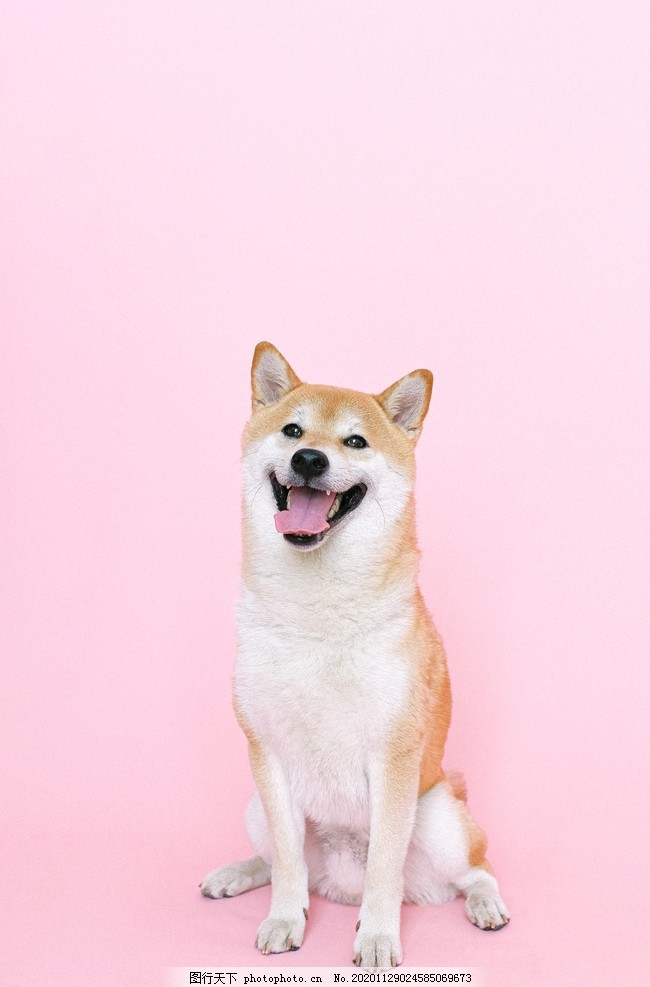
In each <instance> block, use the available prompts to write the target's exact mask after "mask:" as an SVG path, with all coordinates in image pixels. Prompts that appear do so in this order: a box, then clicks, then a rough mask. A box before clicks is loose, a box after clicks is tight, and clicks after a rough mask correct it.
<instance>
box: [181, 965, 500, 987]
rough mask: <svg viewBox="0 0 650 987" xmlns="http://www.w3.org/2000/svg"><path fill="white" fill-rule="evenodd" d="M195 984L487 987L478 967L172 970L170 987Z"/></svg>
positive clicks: (238, 986)
mask: <svg viewBox="0 0 650 987" xmlns="http://www.w3.org/2000/svg"><path fill="white" fill-rule="evenodd" d="M192 984H207V985H210V987H214V985H217V984H219V985H223V987H258V985H264V984H271V985H272V987H277V985H278V984H305V985H307V984H322V985H323V987H335V985H336V984H472V985H473V987H483V985H482V982H481V979H480V971H479V970H477V969H476V968H475V967H458V966H426V967H424V966H413V967H405V966H400V967H395V968H394V969H388V970H364V969H359V970H357V969H355V968H352V969H350V967H334V966H304V967H286V968H285V969H282V968H281V967H274V968H273V969H269V968H268V967H259V966H252V967H240V966H226V965H222V966H219V967H198V966H195V967H191V966H187V967H179V966H177V967H172V968H170V969H169V970H168V980H167V985H166V987H191V985H192Z"/></svg>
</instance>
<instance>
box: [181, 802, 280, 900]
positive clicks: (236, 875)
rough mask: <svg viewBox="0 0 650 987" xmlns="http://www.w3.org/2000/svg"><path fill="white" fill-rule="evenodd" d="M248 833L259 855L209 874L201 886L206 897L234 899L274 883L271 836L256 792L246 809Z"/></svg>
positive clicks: (218, 868) (219, 868)
mask: <svg viewBox="0 0 650 987" xmlns="http://www.w3.org/2000/svg"><path fill="white" fill-rule="evenodd" d="M246 830H247V832H248V836H249V839H250V841H251V843H252V845H253V849H254V850H255V852H256V854H257V855H256V856H255V857H249V859H248V860H240V861H238V862H237V863H235V864H230V865H228V866H227V867H217V868H216V870H212V871H210V873H209V874H208V875H207V877H205V878H204V879H203V881H202V882H201V884H200V885H199V887H200V888H201V894H204V895H205V896H206V898H234V896H235V895H236V894H242V893H243V892H244V891H252V890H253V888H261V887H263V886H264V885H265V884H270V883H271V834H270V833H269V827H268V823H267V821H266V816H265V814H264V809H263V808H262V803H261V802H260V797H259V795H258V794H257V792H255V794H254V795H253V797H252V798H251V800H250V802H249V803H248V807H247V809H246Z"/></svg>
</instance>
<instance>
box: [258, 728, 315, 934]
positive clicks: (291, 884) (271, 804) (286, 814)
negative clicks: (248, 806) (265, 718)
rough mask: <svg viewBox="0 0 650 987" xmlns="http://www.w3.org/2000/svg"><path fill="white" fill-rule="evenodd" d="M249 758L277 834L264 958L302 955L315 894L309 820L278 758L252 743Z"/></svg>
mask: <svg viewBox="0 0 650 987" xmlns="http://www.w3.org/2000/svg"><path fill="white" fill-rule="evenodd" d="M249 756H250V761H251V767H252V769H253V775H254V778H255V782H256V784H257V790H258V792H259V795H260V798H261V800H262V805H263V806H264V811H265V813H266V818H267V821H268V824H269V830H270V833H271V841H272V845H273V859H272V860H271V911H270V912H269V915H268V918H265V919H264V921H263V922H262V924H261V925H260V927H259V929H258V932H257V939H256V940H255V945H256V946H257V948H258V949H260V950H261V951H262V952H263V953H284V952H286V951H287V950H289V949H291V950H294V949H299V948H300V946H301V945H302V940H303V936H304V934H305V922H306V921H307V909H308V907H309V893H308V890H307V866H306V864H305V857H304V843H305V819H304V816H303V815H302V814H301V813H299V812H297V811H296V810H295V809H294V807H293V805H292V799H291V789H290V786H289V782H288V780H287V778H286V775H285V773H284V771H283V770H282V766H281V764H280V762H279V761H278V760H277V758H276V757H274V756H273V754H272V753H270V752H269V751H268V750H265V749H264V748H263V747H262V745H261V744H259V743H257V742H251V744H250V745H249Z"/></svg>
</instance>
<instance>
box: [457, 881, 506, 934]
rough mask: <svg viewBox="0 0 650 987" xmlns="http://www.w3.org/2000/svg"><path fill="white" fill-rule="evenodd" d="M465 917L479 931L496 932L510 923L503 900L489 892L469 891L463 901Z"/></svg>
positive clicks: (494, 893)
mask: <svg viewBox="0 0 650 987" xmlns="http://www.w3.org/2000/svg"><path fill="white" fill-rule="evenodd" d="M465 911H466V913H467V917H468V919H469V920H470V922H471V923H472V925H476V926H477V927H478V928H479V929H485V930H487V931H491V932H496V931H497V929H502V928H503V927H504V925H507V924H508V922H509V921H510V914H509V913H508V909H507V908H506V906H505V904H504V902H503V899H502V898H501V897H500V896H499V895H498V894H497V893H496V892H490V891H478V890H477V891H471V892H470V893H469V894H468V895H467V899H466V901H465Z"/></svg>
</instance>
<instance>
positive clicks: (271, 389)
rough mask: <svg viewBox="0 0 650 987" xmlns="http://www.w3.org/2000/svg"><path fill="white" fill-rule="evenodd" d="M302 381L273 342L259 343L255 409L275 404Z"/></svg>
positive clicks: (253, 377)
mask: <svg viewBox="0 0 650 987" xmlns="http://www.w3.org/2000/svg"><path fill="white" fill-rule="evenodd" d="M301 383H302V381H301V380H300V378H299V377H298V376H297V375H296V374H295V373H294V372H293V370H292V369H291V367H290V366H289V364H288V363H287V361H286V360H285V358H284V357H283V356H282V353H280V351H279V350H276V348H275V346H274V345H273V344H272V343H258V344H257V346H256V347H255V353H254V355H253V366H252V368H251V387H252V391H253V411H257V409H258V408H263V407H265V406H266V405H268V404H275V403H276V401H279V400H280V398H283V397H284V396H285V394H288V393H289V391H292V390H293V389H294V387H298V385H299V384H301Z"/></svg>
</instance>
